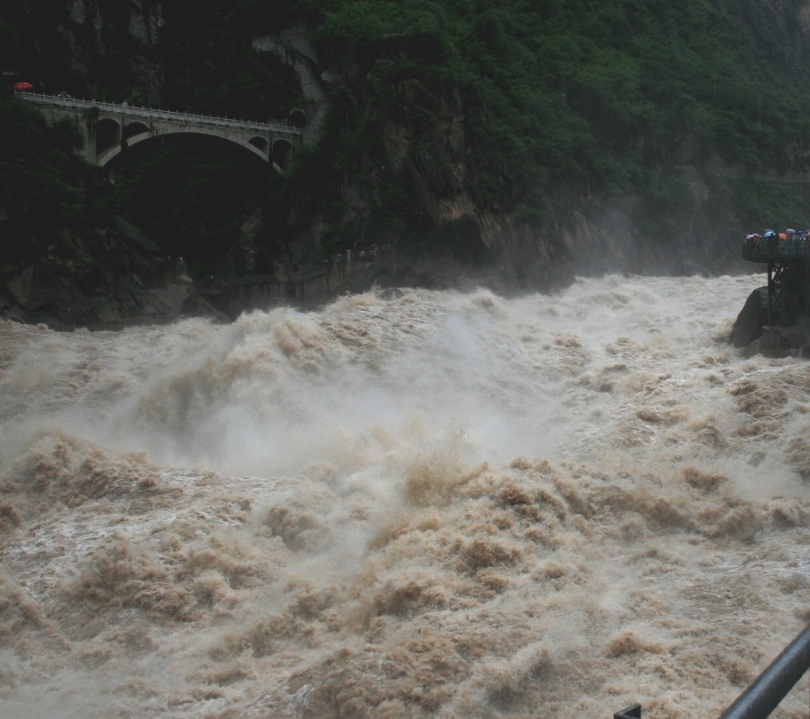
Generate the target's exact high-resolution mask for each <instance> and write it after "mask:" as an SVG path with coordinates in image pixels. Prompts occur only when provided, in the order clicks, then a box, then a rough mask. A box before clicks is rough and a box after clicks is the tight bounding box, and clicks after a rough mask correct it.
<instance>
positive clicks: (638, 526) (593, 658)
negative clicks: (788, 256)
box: [0, 276, 810, 719]
mask: <svg viewBox="0 0 810 719" xmlns="http://www.w3.org/2000/svg"><path fill="white" fill-rule="evenodd" d="M760 283H761V278H759V277H751V276H749V277H733V278H732V277H720V278H712V279H704V278H692V279H684V278H641V277H629V278H618V277H607V278H603V279H587V280H586V279H582V280H579V281H577V282H576V283H575V284H574V285H573V286H571V287H570V288H569V289H567V290H566V291H564V292H562V293H559V294H557V295H554V296H530V297H525V298H522V299H514V300H506V299H503V298H500V297H497V296H495V295H493V294H491V293H489V292H487V291H483V290H482V291H478V292H474V293H470V294H459V293H454V292H427V291H408V292H405V293H403V295H402V296H401V297H397V298H390V299H385V298H383V297H382V296H380V295H377V294H375V293H369V294H365V295H360V296H355V297H351V298H346V299H341V300H340V301H338V302H336V303H334V304H332V305H330V306H329V307H327V308H325V309H323V310H321V311H318V312H311V313H301V312H296V311H293V310H289V309H279V310H274V311H272V312H268V313H262V312H257V313H253V314H249V315H244V316H242V317H241V318H240V319H239V320H237V321H236V322H234V323H233V324H231V325H227V326H223V325H214V324H209V323H208V322H206V321H202V320H188V321H184V322H181V323H178V324H174V325H170V326H159V327H158V326H156V327H133V328H130V329H126V330H123V331H121V332H117V333H104V332H99V333H89V332H86V331H76V332H72V333H56V332H52V331H50V330H48V329H47V328H45V327H30V326H22V325H18V324H14V323H11V322H6V323H0V716H2V717H15V718H19V719H28V718H29V717H30V718H32V719H33V718H34V717H36V718H38V719H39V718H49V717H60V718H63V717H77V718H79V717H81V718H82V719H90V718H95V717H99V718H102V717H103V718H106V717H132V718H133V719H134V718H136V717H137V718H140V717H167V716H170V717H184V718H185V717H189V718H191V717H194V718H200V719H203V718H204V719H226V718H228V719H231V718H233V719H235V718H236V717H239V718H240V719H252V718H256V719H259V718H262V719H264V718H267V719H270V718H275V717H282V718H283V717H291V718H293V717H294V718H301V719H310V718H311V719H315V718H316V717H317V718H324V719H329V718H332V717H335V718H338V717H341V718H344V717H346V718H353V717H359V718H363V717H381V718H385V719H399V718H413V719H415V718H417V717H419V718H421V717H441V718H442V719H445V718H446V719H451V718H455V717H463V718H464V719H471V718H474V717H481V718H486V719H490V718H492V719H494V718H496V717H510V718H513V717H514V718H517V717H525V718H528V717H549V718H555V717H571V716H577V717H593V718H594V719H596V718H597V717H608V716H611V715H612V714H613V712H614V711H618V710H619V709H622V708H623V707H625V706H627V705H629V704H632V703H635V702H640V703H642V704H643V706H644V712H645V717H651V718H661V719H677V718H679V717H684V718H685V717H698V716H700V717H711V716H716V715H718V714H719V713H720V712H721V711H722V709H723V708H725V707H726V706H727V705H728V704H729V703H730V702H731V701H732V700H733V699H734V698H735V697H736V696H737V695H738V694H739V693H740V692H741V691H742V689H743V688H744V687H745V685H746V684H747V683H748V682H749V681H750V680H751V679H753V678H754V677H755V676H756V675H757V674H758V673H759V671H761V669H763V668H764V667H765V666H766V665H767V664H768V662H769V661H770V660H771V659H772V658H773V657H774V656H775V655H776V654H777V653H778V652H779V651H780V650H781V649H782V647H784V645H785V644H786V643H787V642H789V641H790V640H791V639H792V638H793V637H794V636H795V635H796V634H797V633H798V632H799V631H800V630H801V628H802V627H803V626H804V625H805V623H806V622H807V621H808V620H810V495H808V491H809V490H810V444H808V439H809V438H810V365H808V364H807V363H806V362H804V361H801V360H794V359H779V360H774V359H766V358H744V357H742V356H741V354H740V353H739V352H738V351H736V350H734V349H733V348H731V347H730V346H729V345H728V344H726V342H725V340H726V338H727V337H728V334H729V332H730V330H731V325H732V323H733V320H734V318H735V316H736V313H737V312H738V311H739V309H740V308H741V307H742V305H743V303H744V302H745V299H746V297H747V296H748V294H749V293H750V292H751V290H752V289H753V288H754V287H756V286H757V285H758V284H760ZM807 697H808V680H807V678H806V677H805V679H803V680H802V683H801V684H800V685H799V686H798V687H797V689H796V690H794V691H793V692H792V693H791V695H789V697H788V698H787V700H786V701H785V702H784V703H783V705H782V706H781V707H780V708H779V709H778V710H777V713H776V714H775V716H776V717H778V718H780V719H787V718H790V719H799V718H800V717H801V718H804V717H806V716H807Z"/></svg>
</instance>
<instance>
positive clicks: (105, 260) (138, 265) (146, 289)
mask: <svg viewBox="0 0 810 719" xmlns="http://www.w3.org/2000/svg"><path fill="white" fill-rule="evenodd" d="M77 242H78V243H79V244H80V245H81V247H80V248H79V251H77V252H76V254H75V255H71V256H64V257H56V256H48V257H44V258H42V259H40V260H38V261H37V262H34V263H33V264H31V265H29V266H28V267H25V268H24V269H23V270H22V271H20V272H18V273H17V274H15V275H14V276H12V277H10V278H9V279H7V280H6V281H5V282H4V283H2V284H0V317H2V318H3V319H11V320H15V321H18V322H31V323H40V322H41V323H43V324H47V325H48V326H49V327H51V328H52V329H71V328H73V327H79V326H85V327H95V328H105V327H111V328H114V327H120V326H123V325H125V324H128V323H131V322H139V321H163V320H169V319H172V318H175V317H180V316H184V315H205V316H210V317H215V318H219V319H221V318H222V316H221V315H220V313H218V312H217V311H216V310H214V308H213V307H211V306H210V305H208V303H206V302H205V301H204V300H203V299H202V298H200V297H199V296H198V295H197V293H196V291H195V290H194V286H193V282H192V280H191V279H190V278H189V277H187V276H186V275H185V274H183V272H184V268H183V267H182V266H181V265H178V263H177V261H176V260H174V259H172V258H170V257H168V256H167V255H165V253H163V252H162V251H161V250H160V249H159V248H158V247H157V246H156V245H155V244H154V243H153V242H152V241H151V240H150V239H149V238H148V237H146V236H145V235H144V234H143V233H142V232H141V231H140V230H138V229H137V228H135V227H133V226H132V225H130V224H129V223H128V222H126V221H125V220H123V219H122V218H118V219H117V221H116V223H115V225H114V226H112V227H108V228H105V229H102V230H99V231H98V233H97V234H96V236H95V237H89V238H84V239H83V240H77Z"/></svg>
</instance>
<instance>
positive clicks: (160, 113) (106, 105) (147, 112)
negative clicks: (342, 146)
mask: <svg viewBox="0 0 810 719" xmlns="http://www.w3.org/2000/svg"><path fill="white" fill-rule="evenodd" d="M14 94H15V95H16V96H17V97H19V98H20V99H22V100H26V101H28V102H33V103H36V104H37V105H48V106H51V107H60V108H75V109H89V108H93V107H97V108H99V109H100V110H105V111H107V112H112V113H116V114H120V115H122V116H127V117H136V118H141V119H147V120H166V121H168V122H182V123H187V124H193V125H198V126H208V127H230V128H234V129H239V130H256V131H257V132H278V133H284V134H287V135H303V132H304V131H303V130H302V129H301V128H300V127H294V126H292V125H287V124H284V125H281V124H276V123H267V122H258V121H255V120H237V119H235V118H228V117H215V116H212V115H197V114H195V113H189V112H179V111H177V110H162V109H156V108H153V107H139V106H137V105H119V104H117V103H113V102H105V101H103V100H82V99H80V98H74V97H58V96H56V95H43V94H40V93H35V92H21V91H18V90H15V91H14Z"/></svg>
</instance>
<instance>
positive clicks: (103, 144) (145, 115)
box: [14, 91, 304, 172]
mask: <svg viewBox="0 0 810 719" xmlns="http://www.w3.org/2000/svg"><path fill="white" fill-rule="evenodd" d="M14 94H15V96H16V97H18V98H19V99H21V100H23V101H25V102H30V103H33V104H35V105H37V106H39V107H40V109H41V110H42V112H43V114H44V115H45V118H46V120H47V121H49V122H55V121H57V120H60V119H64V118H68V119H71V120H73V121H75V122H76V125H77V127H78V129H79V131H80V132H81V133H82V136H83V138H84V157H85V159H86V160H87V161H88V162H90V163H91V164H94V165H99V166H101V167H103V166H104V165H106V164H107V163H108V162H110V160H112V159H113V158H114V157H116V156H117V155H119V154H120V153H121V152H122V151H123V150H125V149H126V148H128V147H131V146H132V145H135V144H137V143H138V142H142V141H143V140H148V139H151V138H154V137H158V136H164V135H170V134H177V133H191V134H198V135H213V136H215V137H220V138H222V139H224V140H228V141H229V142H234V143H236V144H237V145H239V146H241V147H243V148H245V149H246V150H249V151H250V152H252V153H254V154H255V155H258V156H259V157H260V158H261V159H262V160H264V161H265V162H269V163H271V164H272V165H273V166H274V167H275V168H276V170H278V171H279V172H283V171H284V168H285V166H286V165H287V164H288V162H289V160H290V157H291V154H292V149H293V146H294V145H295V144H301V143H302V142H303V136H304V130H303V126H302V125H290V124H284V125H282V124H278V123H264V122H257V121H254V120H238V119H233V118H227V117H214V116H211V115H197V114H194V113H188V112H179V111H176V110H163V109H157V108H152V107H138V106H133V105H124V104H121V105H118V104H114V103H110V102H104V101H100V100H82V99H77V98H71V97H67V96H65V95H62V96H57V95H41V94H39V93H33V92H19V91H15V93H14Z"/></svg>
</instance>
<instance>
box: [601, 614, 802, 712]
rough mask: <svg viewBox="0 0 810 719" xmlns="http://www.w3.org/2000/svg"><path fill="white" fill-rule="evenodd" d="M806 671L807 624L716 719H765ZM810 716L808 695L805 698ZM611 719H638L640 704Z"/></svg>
mask: <svg viewBox="0 0 810 719" xmlns="http://www.w3.org/2000/svg"><path fill="white" fill-rule="evenodd" d="M808 670H810V624H808V625H807V626H806V627H805V628H804V631H802V632H801V633H800V634H799V635H798V636H797V637H796V638H795V639H794V640H793V641H792V642H791V643H790V644H788V646H787V647H785V649H784V650H782V653H781V654H780V655H779V656H778V657H776V659H774V660H773V661H772V662H771V663H770V664H769V665H768V667H767V668H766V669H765V670H764V671H763V672H762V673H761V674H760V675H759V676H758V677H757V678H756V679H754V681H753V682H752V683H751V684H750V685H749V686H748V688H747V689H746V690H745V691H744V692H743V693H742V694H740V696H739V697H737V699H736V701H735V702H734V703H733V704H732V705H731V706H730V707H729V708H728V709H726V710H725V711H724V712H723V713H722V714H721V715H720V719H766V717H768V716H770V714H771V712H772V711H773V710H774V709H776V707H777V706H779V703H780V702H781V701H782V700H783V699H784V698H785V697H786V696H787V695H788V692H790V690H791V689H793V687H794V686H796V684H797V682H798V681H799V680H800V679H801V678H802V677H803V676H804V674H805V673H806V672H807V671H808ZM808 716H810V695H808ZM613 717H614V719H641V704H634V705H633V706H629V707H627V708H626V709H623V710H622V711H620V712H616V713H615V714H614V715H613Z"/></svg>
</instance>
